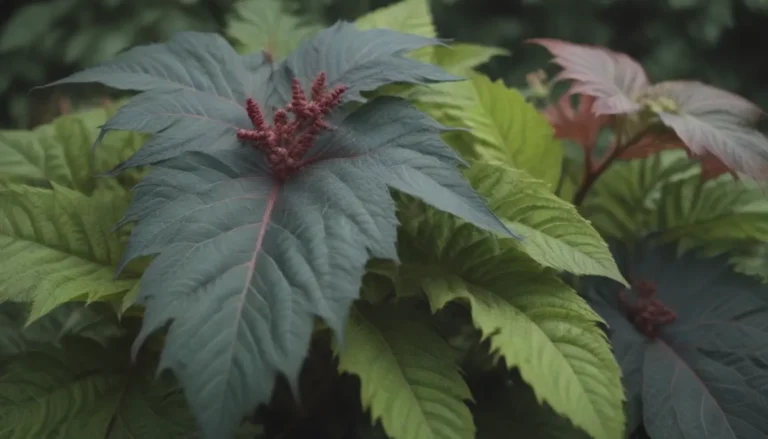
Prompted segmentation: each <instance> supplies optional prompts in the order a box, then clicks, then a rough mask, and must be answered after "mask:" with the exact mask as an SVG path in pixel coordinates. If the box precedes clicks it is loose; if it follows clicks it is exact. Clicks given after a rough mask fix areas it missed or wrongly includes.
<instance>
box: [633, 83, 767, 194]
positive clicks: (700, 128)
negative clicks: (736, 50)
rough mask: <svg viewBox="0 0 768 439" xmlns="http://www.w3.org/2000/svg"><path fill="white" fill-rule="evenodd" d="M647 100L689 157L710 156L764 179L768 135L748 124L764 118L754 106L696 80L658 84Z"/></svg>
mask: <svg viewBox="0 0 768 439" xmlns="http://www.w3.org/2000/svg"><path fill="white" fill-rule="evenodd" d="M646 99H648V102H649V103H650V105H649V108H651V109H652V110H654V111H656V113H657V114H658V115H659V117H660V118H661V120H662V122H663V123H664V124H665V125H667V126H668V127H670V128H672V129H673V130H674V131H675V132H676V133H677V135H678V136H680V139H682V141H683V142H685V144H686V146H687V147H688V149H689V150H690V152H691V153H692V154H693V155H696V156H705V155H707V154H711V155H713V156H714V157H716V158H717V159H718V161H720V162H721V163H722V164H723V165H725V166H727V168H728V169H731V170H733V171H735V172H738V173H743V174H746V175H748V176H750V177H752V178H755V179H765V178H766V177H768V137H766V136H765V135H764V134H763V133H760V132H759V131H757V130H756V129H754V128H753V126H752V125H753V124H754V123H755V122H757V120H758V119H759V118H760V117H761V115H762V111H761V110H760V108H759V107H757V106H756V105H754V104H753V103H751V102H749V101H748V100H746V99H744V98H742V97H740V96H738V95H735V94H732V93H729V92H727V91H724V90H719V89H717V88H714V87H711V86H708V85H705V84H702V83H700V82H695V81H668V82H662V83H660V84H657V85H655V86H653V87H651V88H650V89H649V90H648V94H647V96H646ZM665 99H666V100H668V101H669V102H664V100H665ZM654 101H655V102H656V103H658V104H659V105H654ZM712 163H714V162H712ZM712 163H710V164H712ZM714 170H715V171H716V170H717V167H714ZM708 172H712V169H709V171H708ZM716 172H717V171H716Z"/></svg>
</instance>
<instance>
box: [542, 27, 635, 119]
mask: <svg viewBox="0 0 768 439" xmlns="http://www.w3.org/2000/svg"><path fill="white" fill-rule="evenodd" d="M530 42H531V43H534V44H539V45H541V46H543V47H545V48H546V49H547V50H548V51H549V52H550V53H552V55H554V57H555V58H554V60H553V62H554V63H556V64H557V65H559V66H560V67H562V68H563V70H562V71H561V72H560V73H559V74H558V75H557V77H556V78H555V79H556V80H560V79H568V80H572V81H573V85H572V86H571V88H570V90H569V93H580V94H584V95H587V96H592V97H595V98H596V99H595V103H594V105H593V106H592V109H593V111H594V112H595V114H597V115H598V116H599V115H604V114H623V113H633V112H635V111H638V110H639V109H640V108H641V107H640V104H638V103H637V98H639V97H640V95H641V94H642V93H643V92H644V91H645V89H646V87H647V86H648V85H649V84H648V77H647V76H646V73H645V69H643V66H641V65H640V64H639V63H638V62H637V61H635V60H634V59H632V58H631V57H629V56H628V55H625V54H623V53H619V52H614V51H612V50H608V49H605V48H602V47H597V46H588V45H582V44H573V43H569V42H566V41H560V40H553V39H546V38H542V39H535V40H530Z"/></svg>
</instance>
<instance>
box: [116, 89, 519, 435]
mask: <svg viewBox="0 0 768 439" xmlns="http://www.w3.org/2000/svg"><path fill="white" fill-rule="evenodd" d="M332 124H333V126H335V127H336V128H335V129H334V130H331V131H327V132H326V133H325V134H324V135H322V136H321V137H320V138H319V139H318V140H317V142H316V144H315V145H314V147H313V149H312V150H311V151H310V154H311V159H312V162H313V164H312V165H310V166H307V167H306V168H304V169H303V170H302V171H301V172H299V173H298V174H297V175H295V176H294V177H292V178H291V179H289V180H287V181H286V182H284V183H281V182H279V181H278V180H276V179H274V178H273V177H272V175H271V172H270V170H269V169H268V167H267V164H266V163H265V161H264V159H263V157H262V156H261V155H260V154H258V153H255V152H253V151H251V150H249V149H245V148H242V149H238V150H229V151H221V152H219V153H218V154H216V155H208V154H202V153H196V154H184V155H181V156H178V157H177V158H175V159H173V160H169V161H167V162H164V163H162V164H159V165H158V167H157V168H156V169H155V170H154V171H153V172H151V173H150V174H149V176H147V177H146V178H145V179H144V180H143V181H142V182H141V183H139V184H138V185H137V186H136V194H135V198H134V203H133V205H132V206H131V208H130V209H129V211H128V213H127V215H126V218H125V221H131V220H138V223H137V225H136V227H135V228H134V230H133V233H132V236H131V240H130V242H129V244H128V249H127V251H126V254H125V258H124V261H128V260H131V259H133V258H135V257H138V256H144V255H150V254H158V256H157V257H156V258H155V259H154V261H153V262H152V263H151V265H150V266H149V268H148V269H147V270H146V272H145V274H144V277H143V279H142V281H141V292H140V293H139V302H140V303H143V304H144V305H146V307H147V308H146V314H145V320H144V326H143V329H142V333H141V335H140V336H139V339H138V341H137V346H138V345H139V344H141V343H142V342H143V340H144V338H145V337H146V336H147V335H148V334H150V333H151V332H153V331H155V330H157V329H159V328H161V327H163V326H165V324H166V322H167V321H168V320H170V319H172V320H173V323H172V324H171V326H170V330H169V333H168V337H167V341H166V342H167V345H166V349H165V351H164V353H163V361H162V363H161V366H162V367H171V368H173V369H174V370H175V371H176V372H177V373H178V374H179V376H180V377H181V381H182V383H183V384H184V386H185V388H186V389H187V391H188V395H190V398H191V405H192V407H193V409H194V410H195V412H196V413H197V415H198V418H199V419H200V421H201V423H202V425H203V427H204V431H205V432H206V435H207V436H206V437H211V438H213V437H215V438H226V437H231V432H232V428H233V427H234V425H235V422H236V421H237V420H238V419H239V418H240V416H242V415H243V414H244V413H245V412H247V411H248V410H251V409H253V408H254V407H255V406H256V405H257V404H260V403H264V402H266V401H267V400H268V399H269V397H270V395H271V392H272V386H273V382H274V380H275V378H276V374H277V373H283V374H285V375H286V376H287V377H288V380H289V382H291V383H292V384H293V385H295V383H296V379H297V377H298V372H299V369H300V367H301V365H302V362H303V360H304V357H305V355H306V350H307V347H308V343H309V338H310V333H311V331H312V327H313V322H314V318H315V316H320V317H321V318H323V319H324V320H325V322H326V323H327V324H328V325H329V326H330V327H331V328H332V329H333V330H334V332H336V333H337V334H338V335H339V336H341V333H342V328H343V325H344V322H345V321H346V319H347V315H348V312H349V306H350V304H351V303H352V301H354V300H355V299H356V298H357V297H358V296H359V290H360V286H361V278H362V276H363V273H364V268H365V264H366V262H367V260H368V258H369V255H370V256H373V257H376V258H383V259H397V253H396V249H395V240H396V227H397V220H396V217H395V207H394V203H393V201H392V199H391V196H390V192H389V190H390V189H389V188H396V189H399V190H401V191H404V192H407V193H409V194H412V195H414V196H417V197H420V198H423V199H424V200H425V201H426V202H427V203H430V204H432V205H435V206H436V207H438V208H441V209H443V210H446V211H448V212H451V213H454V214H456V215H459V216H461V217H463V218H466V219H467V220H469V221H471V222H473V223H475V224H477V225H478V226H480V227H483V228H486V229H491V230H494V231H496V232H499V233H503V234H509V233H510V232H508V231H507V229H506V228H505V227H504V226H503V225H502V224H501V222H500V221H499V220H498V219H496V217H495V216H493V214H492V213H491V212H490V210H488V208H487V206H486V205H485V203H484V201H483V200H482V199H481V198H480V197H479V196H478V195H476V194H475V193H474V192H473V191H472V189H471V187H470V186H469V184H468V183H467V182H466V181H465V180H463V179H462V177H461V174H460V173H459V171H458V169H456V165H457V164H459V163H460V159H459V158H458V157H457V156H456V155H455V154H454V153H453V152H452V151H451V150H450V149H449V148H448V147H447V146H446V145H445V144H444V143H442V141H441V140H440V132H441V130H442V127H441V126H440V125H438V124H436V123H434V122H433V121H431V120H430V119H429V118H428V117H427V116H426V115H424V114H423V113H420V112H418V111H417V110H415V109H414V108H412V107H410V106H409V105H408V104H406V103H405V102H404V101H401V100H398V99H394V98H382V99H377V100H373V101H371V102H369V103H368V104H365V105H364V106H362V107H361V108H359V109H357V110H356V111H354V112H352V113H350V114H348V115H338V117H337V119H334V120H332ZM201 346H204V348H201Z"/></svg>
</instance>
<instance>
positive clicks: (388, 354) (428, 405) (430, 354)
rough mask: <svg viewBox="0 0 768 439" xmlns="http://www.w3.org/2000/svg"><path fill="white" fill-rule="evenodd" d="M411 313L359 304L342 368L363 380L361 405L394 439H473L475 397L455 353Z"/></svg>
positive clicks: (349, 328)
mask: <svg viewBox="0 0 768 439" xmlns="http://www.w3.org/2000/svg"><path fill="white" fill-rule="evenodd" d="M407 311H408V310H403V309H395V308H392V307H388V306H386V305H383V304H380V305H376V306H372V305H370V304H367V303H365V302H361V303H359V304H358V305H356V306H355V309H353V312H352V314H351V316H350V318H349V321H348V323H347V328H346V332H345V339H344V348H343V350H342V351H341V353H340V355H339V370H340V371H342V372H348V373H352V374H355V375H357V376H358V377H360V382H361V395H360V397H361V401H362V403H363V407H364V408H365V409H367V410H370V413H371V418H372V420H373V422H376V421H379V420H380V421H381V423H382V426H383V427H384V430H385V431H386V433H387V435H388V436H389V437H390V438H393V439H473V438H474V437H475V427H474V422H473V420H472V414H471V413H470V411H469V408H468V407H467V405H466V403H465V400H471V398H472V397H471V394H470V392H469V388H468V387H467V385H466V383H465V382H464V380H463V379H462V377H461V374H460V373H459V369H458V367H457V366H456V364H455V363H454V358H455V354H454V352H453V350H452V349H451V348H450V346H448V344H447V343H446V342H445V341H444V340H443V339H442V338H441V337H440V336H439V335H438V334H437V333H436V332H434V330H433V329H431V327H430V326H429V322H428V319H427V318H425V317H423V316H417V315H411V314H410V313H409V312H407ZM337 349H338V348H337Z"/></svg>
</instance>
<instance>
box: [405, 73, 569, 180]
mask: <svg viewBox="0 0 768 439" xmlns="http://www.w3.org/2000/svg"><path fill="white" fill-rule="evenodd" d="M411 98H412V99H414V100H416V101H417V103H418V104H420V105H419V106H420V108H422V109H423V110H424V111H426V112H428V113H430V114H431V115H432V116H433V117H435V118H436V119H437V120H439V121H440V122H442V123H444V124H446V125H449V126H458V127H464V128H469V129H470V130H471V135H472V136H471V140H470V142H471V144H470V145H468V146H467V145H457V144H455V143H453V142H451V140H452V139H448V141H449V143H451V146H453V147H454V148H456V149H457V150H459V151H460V152H462V153H463V154H465V155H467V156H468V157H469V158H475V159H479V160H483V161H487V162H495V163H504V164H508V165H511V166H513V167H515V168H517V169H521V170H524V171H526V172H527V173H529V174H530V175H532V176H533V177H535V178H537V179H539V180H542V181H544V182H546V183H547V184H548V185H549V186H550V191H554V189H555V187H556V185H557V182H558V180H559V178H560V169H561V165H562V160H563V147H562V145H561V144H560V141H559V140H557V139H555V137H554V132H553V131H552V128H551V127H550V125H549V123H548V122H547V120H546V119H545V118H544V117H543V116H542V115H541V114H539V112H538V111H537V110H536V108H535V107H533V106H532V105H531V104H529V103H528V102H526V101H525V98H524V97H523V95H522V94H520V92H518V91H517V90H515V89H512V88H508V87H507V86H505V85H504V83H503V82H502V81H496V82H492V81H491V80H490V79H488V77H486V76H484V75H481V74H477V73H476V74H472V75H471V80H470V81H465V82H454V83H450V84H439V85H435V86H430V87H423V89H422V90H419V91H415V92H414V96H412V97H411ZM454 140H457V141H458V142H459V143H461V142H465V141H466V140H465V139H464V138H457V139H454Z"/></svg>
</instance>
